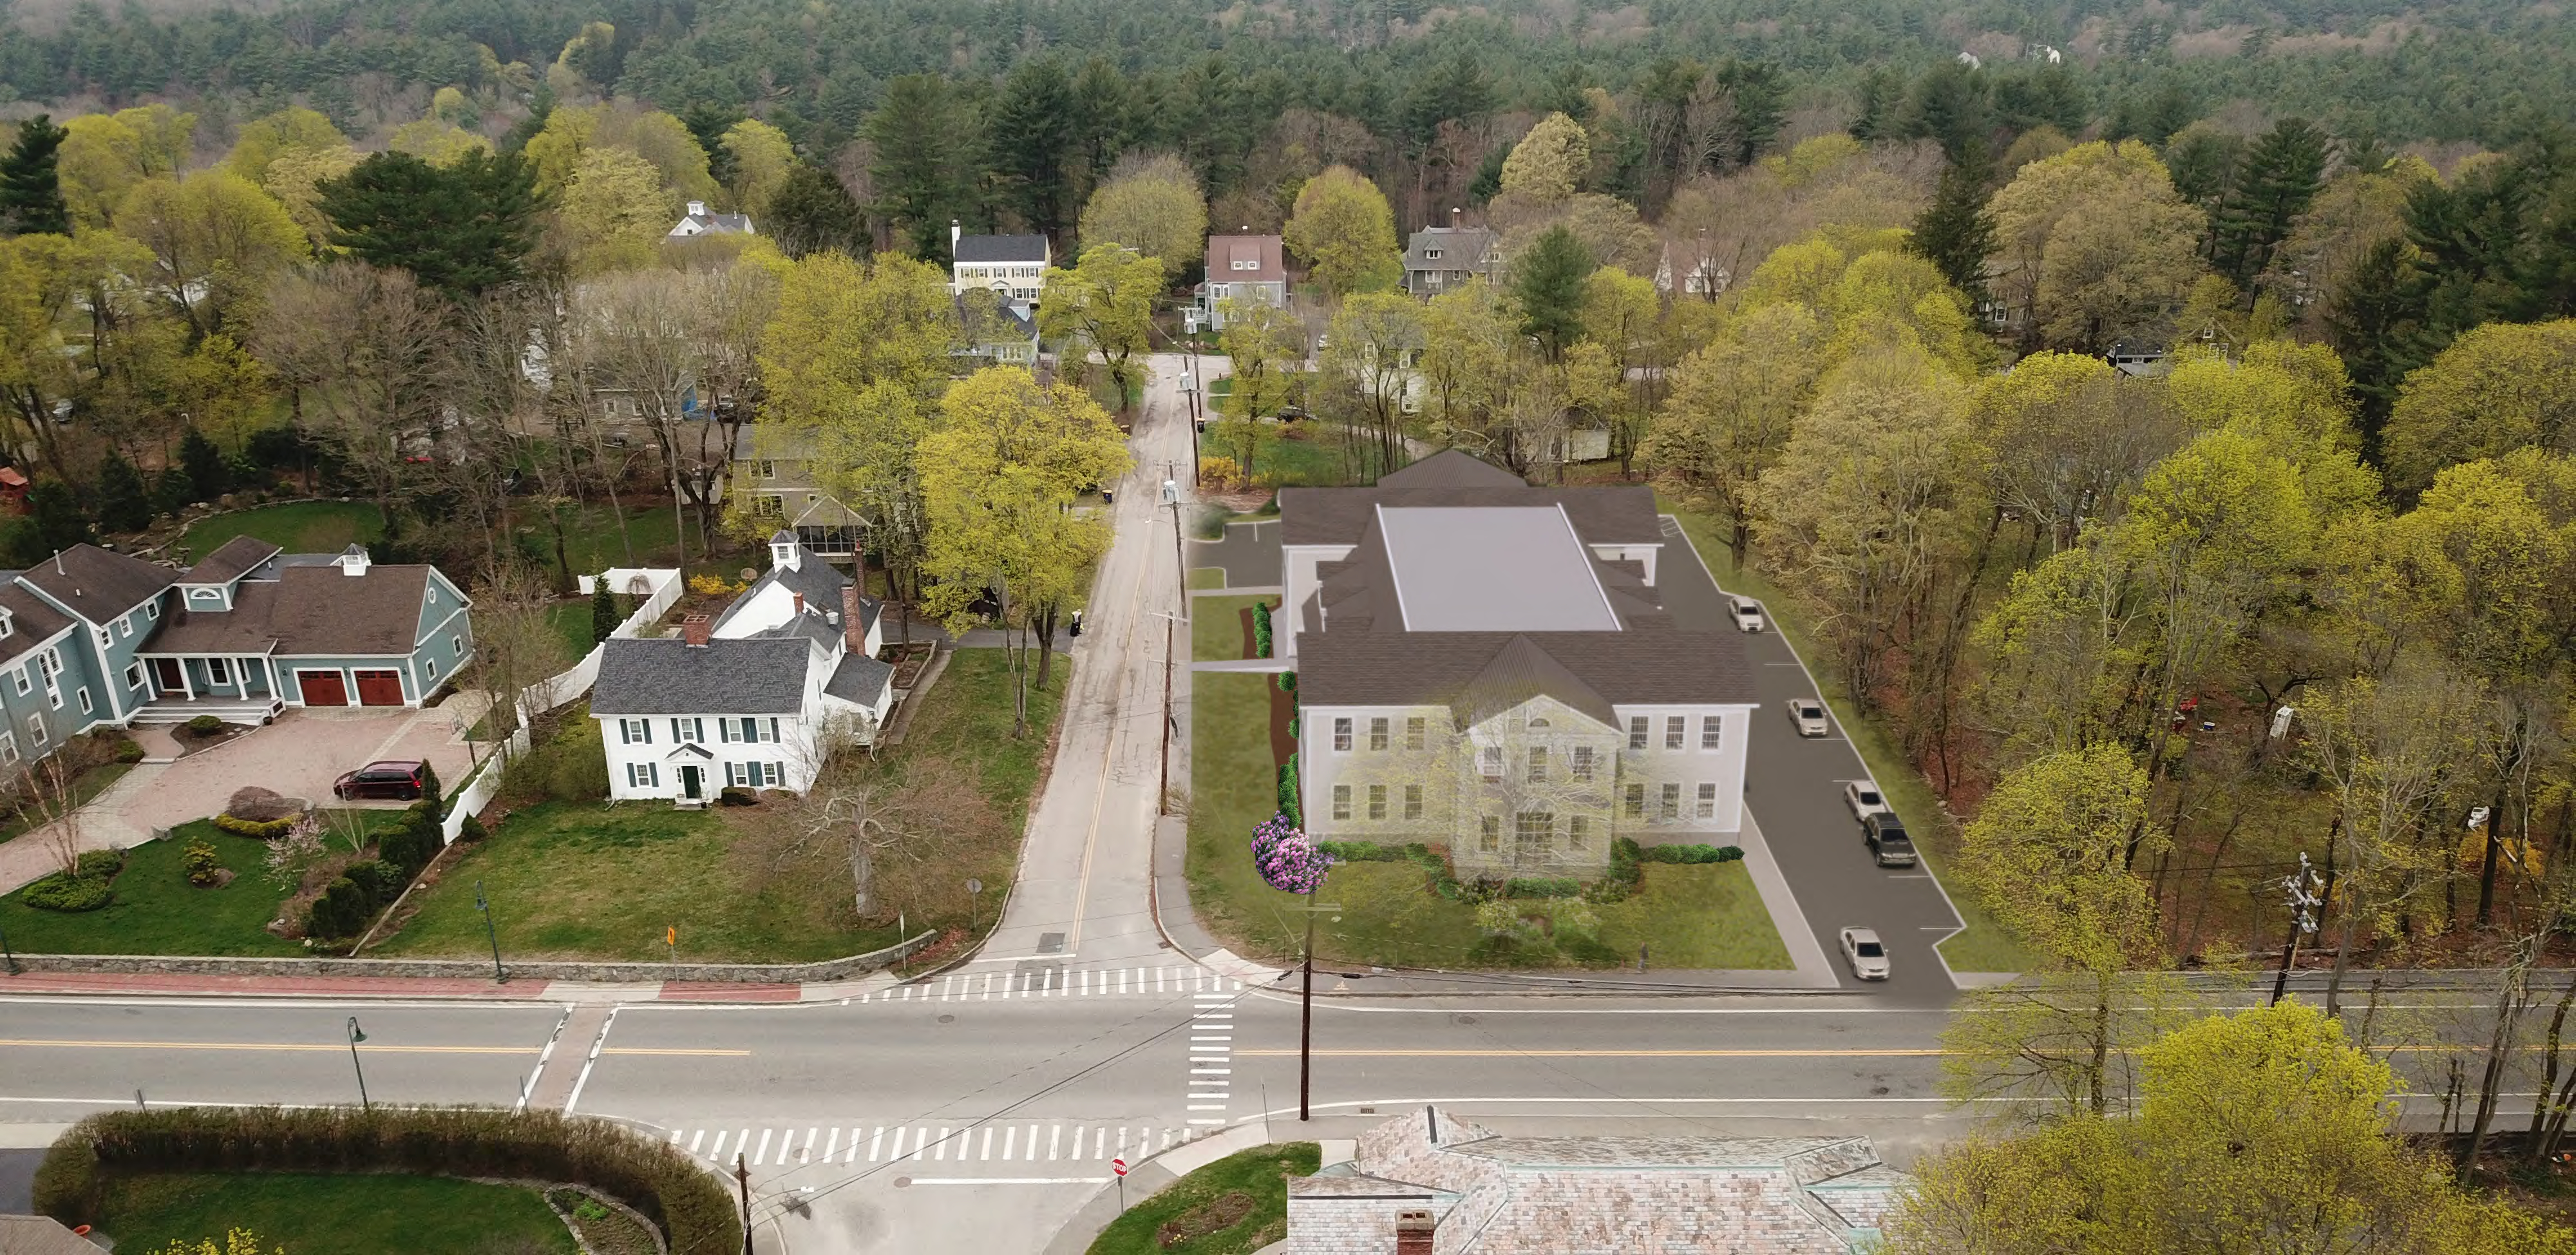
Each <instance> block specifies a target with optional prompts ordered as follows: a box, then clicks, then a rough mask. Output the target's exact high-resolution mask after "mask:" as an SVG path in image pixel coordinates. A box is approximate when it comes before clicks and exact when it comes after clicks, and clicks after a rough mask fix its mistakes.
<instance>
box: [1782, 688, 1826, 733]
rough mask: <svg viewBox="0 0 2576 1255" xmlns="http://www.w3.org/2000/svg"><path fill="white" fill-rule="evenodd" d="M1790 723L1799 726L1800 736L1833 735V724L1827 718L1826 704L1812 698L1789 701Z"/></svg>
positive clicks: (1795, 698)
mask: <svg viewBox="0 0 2576 1255" xmlns="http://www.w3.org/2000/svg"><path fill="white" fill-rule="evenodd" d="M1789 722H1791V723H1793V724H1796V725H1797V727H1798V735H1800V736H1831V735H1833V730H1834V728H1833V724H1832V723H1831V722H1829V721H1828V720H1827V719H1826V718H1825V704H1824V703H1823V702H1820V701H1817V700H1816V699H1815V698H1812V697H1793V698H1790V699H1789Z"/></svg>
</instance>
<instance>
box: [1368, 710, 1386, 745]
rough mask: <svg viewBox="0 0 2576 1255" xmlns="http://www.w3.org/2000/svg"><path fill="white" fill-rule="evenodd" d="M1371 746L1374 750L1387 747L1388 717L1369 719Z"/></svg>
mask: <svg viewBox="0 0 2576 1255" xmlns="http://www.w3.org/2000/svg"><path fill="white" fill-rule="evenodd" d="M1369 748H1370V749H1373V750H1382V749H1385V748H1386V719H1385V717H1384V716H1380V717H1378V718H1375V719H1371V720H1369Z"/></svg>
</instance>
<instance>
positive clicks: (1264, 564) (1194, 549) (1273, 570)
mask: <svg viewBox="0 0 2576 1255" xmlns="http://www.w3.org/2000/svg"><path fill="white" fill-rule="evenodd" d="M1279 536H1280V532H1279V520H1277V519H1262V520H1259V521H1257V522H1250V523H1228V524H1226V525H1225V535H1224V536H1223V537H1222V538H1220V539H1217V540H1194V541H1191V542H1190V557H1189V565H1190V569H1192V570H1197V569H1198V568H1200V567H1216V568H1218V569H1219V570H1222V571H1224V572H1225V586H1226V588H1228V589H1236V590H1240V589H1247V588H1276V587H1278V586H1279V545H1280V540H1279Z"/></svg>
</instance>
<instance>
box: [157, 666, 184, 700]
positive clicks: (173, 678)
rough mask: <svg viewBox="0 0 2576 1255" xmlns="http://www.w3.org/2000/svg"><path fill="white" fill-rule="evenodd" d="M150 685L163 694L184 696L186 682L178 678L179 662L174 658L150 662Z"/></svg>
mask: <svg viewBox="0 0 2576 1255" xmlns="http://www.w3.org/2000/svg"><path fill="white" fill-rule="evenodd" d="M152 684H153V686H154V687H155V688H158V689H160V690H161V691H162V692H164V693H182V694H184V693H186V692H187V691H188V685H187V683H186V681H184V680H182V679H181V678H180V676H179V660H178V659H176V658H155V659H153V660H152Z"/></svg>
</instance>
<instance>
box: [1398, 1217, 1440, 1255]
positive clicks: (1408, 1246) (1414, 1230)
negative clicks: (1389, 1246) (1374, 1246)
mask: <svg viewBox="0 0 2576 1255" xmlns="http://www.w3.org/2000/svg"><path fill="white" fill-rule="evenodd" d="M1438 1231H1439V1230H1438V1227H1437V1226H1436V1225H1435V1224H1434V1223H1433V1221H1432V1219H1431V1213H1430V1212H1427V1211H1407V1212H1399V1213H1397V1214H1396V1217H1395V1255H1431V1239H1432V1237H1433V1236H1434V1235H1435V1234H1436V1233H1438Z"/></svg>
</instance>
